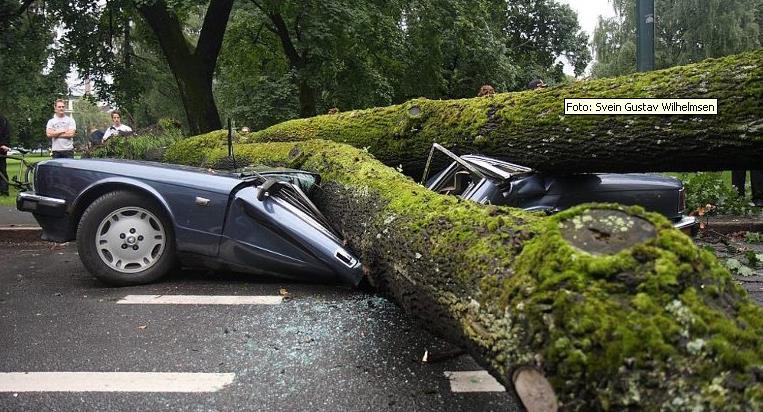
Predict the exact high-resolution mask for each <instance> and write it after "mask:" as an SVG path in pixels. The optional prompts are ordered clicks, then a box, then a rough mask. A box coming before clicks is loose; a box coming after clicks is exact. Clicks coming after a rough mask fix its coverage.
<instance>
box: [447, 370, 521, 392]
mask: <svg viewBox="0 0 763 412" xmlns="http://www.w3.org/2000/svg"><path fill="white" fill-rule="evenodd" d="M445 377H446V378H448V380H450V391H451V392H506V388H504V387H503V385H501V384H500V383H498V381H497V380H495V378H493V377H492V376H490V374H489V373H487V371H463V372H449V371H446V372H445Z"/></svg>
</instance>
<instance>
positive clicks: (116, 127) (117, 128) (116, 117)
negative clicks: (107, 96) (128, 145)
mask: <svg viewBox="0 0 763 412" xmlns="http://www.w3.org/2000/svg"><path fill="white" fill-rule="evenodd" d="M111 123H112V124H111V127H109V128H108V129H106V133H104V134H103V140H102V142H104V143H105V142H106V139H108V138H109V137H111V136H119V135H120V133H119V132H122V134H125V133H130V132H132V128H130V126H128V125H126V124H122V115H121V114H120V113H119V111H117V110H114V111H113V112H111Z"/></svg>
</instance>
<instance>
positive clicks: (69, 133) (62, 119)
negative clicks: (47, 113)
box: [46, 99, 77, 159]
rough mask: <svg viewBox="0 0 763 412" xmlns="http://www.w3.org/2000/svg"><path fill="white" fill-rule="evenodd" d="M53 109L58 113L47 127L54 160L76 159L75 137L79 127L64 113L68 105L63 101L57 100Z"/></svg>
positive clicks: (49, 121)
mask: <svg viewBox="0 0 763 412" xmlns="http://www.w3.org/2000/svg"><path fill="white" fill-rule="evenodd" d="M53 108H54V109H55V110H56V113H55V114H54V115H53V118H52V119H50V120H48V126H47V127H46V132H47V135H48V139H50V140H51V146H52V149H53V158H54V159H59V158H62V157H64V158H70V159H71V158H73V157H74V135H75V134H76V132H77V125H76V123H74V119H72V118H71V117H69V116H67V115H66V114H65V113H64V109H65V108H66V103H64V101H63V100H62V99H58V100H56V102H55V103H54V104H53Z"/></svg>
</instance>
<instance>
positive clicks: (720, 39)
mask: <svg viewBox="0 0 763 412" xmlns="http://www.w3.org/2000/svg"><path fill="white" fill-rule="evenodd" d="M611 3H612V4H613V6H614V9H615V13H616V16H615V17H613V18H610V19H601V18H600V19H599V24H598V26H597V27H596V31H595V33H594V37H593V48H594V52H595V54H596V63H595V64H594V67H593V75H594V76H596V77H606V76H615V75H621V74H627V73H632V72H634V71H635V70H636V67H635V62H636V46H635V41H636V23H635V22H636V16H635V6H634V4H633V2H632V1H627V0H612V1H611ZM762 12H763V2H761V1H760V0H723V1H722V0H707V1H702V2H697V1H693V0H657V1H655V15H656V23H655V64H656V67H657V68H665V67H670V66H675V65H682V64H688V63H693V62H697V61H700V60H704V59H706V58H710V57H721V56H726V55H729V54H734V53H739V52H742V51H746V50H752V49H755V48H757V47H760V45H761V33H760V28H759V24H760V21H761V16H762V15H761V13H762Z"/></svg>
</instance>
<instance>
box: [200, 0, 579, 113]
mask: <svg viewBox="0 0 763 412" xmlns="http://www.w3.org/2000/svg"><path fill="white" fill-rule="evenodd" d="M521 3H522V7H519V6H516V5H513V4H514V3H508V2H505V1H503V0H477V1H473V0H469V1H468V0H411V1H405V2H403V1H380V0H365V1H357V2H356V1H349V0H332V1H323V2H317V1H315V0H309V1H300V2H296V1H278V2H276V1H267V0H249V2H246V3H241V4H240V6H239V7H238V8H237V9H236V10H235V11H234V13H233V18H232V21H231V23H230V27H229V30H228V33H227V35H226V40H225V45H224V48H223V51H222V53H221V57H220V62H221V63H220V66H219V67H218V79H217V80H218V82H217V84H216V88H215V91H216V93H217V96H218V97H219V101H220V102H221V103H220V104H221V111H222V112H223V113H226V114H232V115H233V117H235V118H239V119H240V118H242V117H245V118H247V122H248V123H249V124H251V125H254V126H255V127H256V128H260V127H261V125H269V124H272V123H274V122H277V121H281V120H285V119H287V118H290V117H294V116H295V112H296V114H298V115H299V116H303V117H304V116H311V115H314V114H317V113H325V112H326V110H328V109H329V108H332V107H338V108H339V109H341V110H348V109H354V108H363V107H369V106H380V105H388V104H392V103H398V102H401V101H404V100H406V99H408V98H412V97H419V96H425V97H429V98H457V97H471V96H474V95H475V94H476V93H477V91H478V90H479V88H480V86H481V85H483V84H486V83H489V84H492V85H493V86H494V87H495V88H496V89H497V90H499V91H501V90H511V89H517V88H521V87H523V86H524V85H525V84H526V83H527V81H528V80H530V78H532V77H534V76H539V75H540V76H543V77H546V78H547V79H551V80H556V81H561V80H563V79H564V76H563V75H562V72H561V64H557V63H555V61H556V59H557V57H559V56H568V57H569V58H570V59H571V61H573V64H576V66H578V67H579V68H580V69H581V70H582V67H585V65H586V64H587V63H588V61H589V60H590V53H589V52H588V50H587V48H586V44H587V38H586V37H585V35H582V34H580V30H579V27H578V25H577V19H576V17H575V14H574V13H573V12H572V10H571V9H570V8H569V7H568V6H560V5H559V4H557V3H556V1H552V0H532V1H531V0H525V1H522V2H521ZM526 13H531V14H532V16H531V17H526V18H521V15H524V14H526ZM523 33H524V34H523ZM517 39H523V40H522V41H521V42H519V41H518V40H517ZM295 105H296V107H297V108H296V110H295ZM247 112H249V113H251V114H250V115H248V116H247V115H246V113H247Z"/></svg>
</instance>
